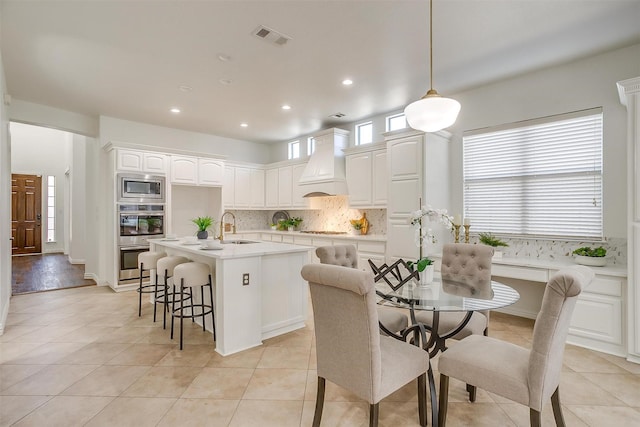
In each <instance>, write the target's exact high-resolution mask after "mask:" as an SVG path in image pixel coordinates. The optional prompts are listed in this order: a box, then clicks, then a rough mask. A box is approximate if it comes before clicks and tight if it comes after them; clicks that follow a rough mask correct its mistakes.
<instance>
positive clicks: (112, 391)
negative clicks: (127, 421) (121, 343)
mask: <svg viewBox="0 0 640 427" xmlns="http://www.w3.org/2000/svg"><path fill="white" fill-rule="evenodd" d="M148 370H149V367H147V366H100V367H99V368H97V369H96V370H95V371H93V372H91V373H90V374H89V375H87V376H86V377H84V378H83V379H81V380H80V381H78V382H76V383H75V384H73V385H72V386H71V387H69V388H67V389H66V390H65V391H64V392H63V393H62V394H64V395H65V396H119V395H120V394H121V393H122V392H123V391H124V390H126V389H127V388H128V387H129V386H130V385H131V384H133V383H134V382H135V381H136V380H137V379H138V378H140V377H141V376H143V375H144V374H145V373H146V372H147V371H148Z"/></svg>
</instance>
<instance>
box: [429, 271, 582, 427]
mask: <svg viewBox="0 0 640 427" xmlns="http://www.w3.org/2000/svg"><path fill="white" fill-rule="evenodd" d="M593 277H594V273H593V271H591V269H589V268H588V267H583V266H573V267H568V268H565V269H562V270H560V271H559V272H558V273H556V274H555V275H553V277H551V279H549V282H548V283H547V286H546V288H545V291H544V296H543V297H542V306H541V308H540V312H539V313H538V317H537V318H536V322H535V325H534V327H533V343H532V346H531V350H527V349H525V348H522V347H519V346H517V345H515V344H511V343H508V342H505V341H500V340H497V339H494V338H490V337H486V336H482V335H472V336H469V337H467V338H465V339H463V340H461V341H460V342H458V343H457V344H455V345H453V346H451V348H449V349H448V350H447V351H445V352H444V353H442V355H441V356H440V360H439V361H438V370H439V371H440V405H439V406H440V413H439V418H440V423H439V425H440V426H444V425H445V423H446V417H447V401H448V391H449V377H453V378H457V379H459V380H462V381H465V382H466V383H467V384H473V385H474V386H477V387H480V388H482V389H485V390H487V391H490V392H492V393H495V394H497V395H500V396H502V397H506V398H507V399H511V400H513V401H515V402H518V403H521V404H523V405H526V406H528V407H529V418H530V423H531V426H539V425H540V412H541V410H542V405H543V403H544V402H545V401H547V399H549V397H550V398H551V404H552V407H553V415H554V418H555V421H556V425H557V426H564V425H565V424H564V418H563V416H562V408H561V406H560V392H559V384H560V372H561V370H562V357H563V354H564V344H565V340H566V337H567V332H568V329H569V321H570V320H571V315H572V313H573V309H574V307H575V304H576V300H577V297H578V295H579V294H580V292H581V291H582V289H583V288H585V287H586V286H587V285H588V284H589V283H590V282H591V280H592V279H593Z"/></svg>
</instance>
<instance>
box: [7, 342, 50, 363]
mask: <svg viewBox="0 0 640 427" xmlns="http://www.w3.org/2000/svg"><path fill="white" fill-rule="evenodd" d="M41 346H42V343H33V342H11V343H0V364H3V363H9V364H15V362H13V361H14V360H19V359H20V358H21V356H22V355H23V354H25V355H26V354H28V353H30V352H31V351H33V350H34V349H36V348H38V347H41Z"/></svg>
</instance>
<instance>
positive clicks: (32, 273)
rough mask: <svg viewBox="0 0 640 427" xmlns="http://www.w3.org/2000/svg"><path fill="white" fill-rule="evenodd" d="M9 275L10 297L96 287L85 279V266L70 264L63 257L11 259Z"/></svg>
mask: <svg viewBox="0 0 640 427" xmlns="http://www.w3.org/2000/svg"><path fill="white" fill-rule="evenodd" d="M11 272H12V280H11V291H12V292H11V293H12V295H17V294H27V293H30V292H40V291H50V290H54V289H66V288H75V287H78V286H91V285H95V284H96V283H95V282H94V281H93V280H87V279H85V278H84V264H71V263H70V262H69V260H68V258H67V256H66V255H64V254H46V255H24V256H13V257H11Z"/></svg>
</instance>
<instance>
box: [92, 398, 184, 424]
mask: <svg viewBox="0 0 640 427" xmlns="http://www.w3.org/2000/svg"><path fill="white" fill-rule="evenodd" d="M175 401H176V399H168V398H157V397H156V398H147V397H119V398H117V399H115V400H113V401H112V402H111V403H110V404H108V405H107V406H106V407H105V408H104V409H103V410H102V411H101V412H100V413H98V415H96V416H95V417H93V418H92V419H91V421H89V422H88V423H87V424H86V425H87V426H91V427H102V426H104V427H113V426H136V427H146V426H149V427H151V426H155V425H157V424H158V422H159V421H160V420H161V419H162V417H163V416H164V415H165V414H166V413H167V411H168V410H169V408H171V405H173V403H174V402H175Z"/></svg>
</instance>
